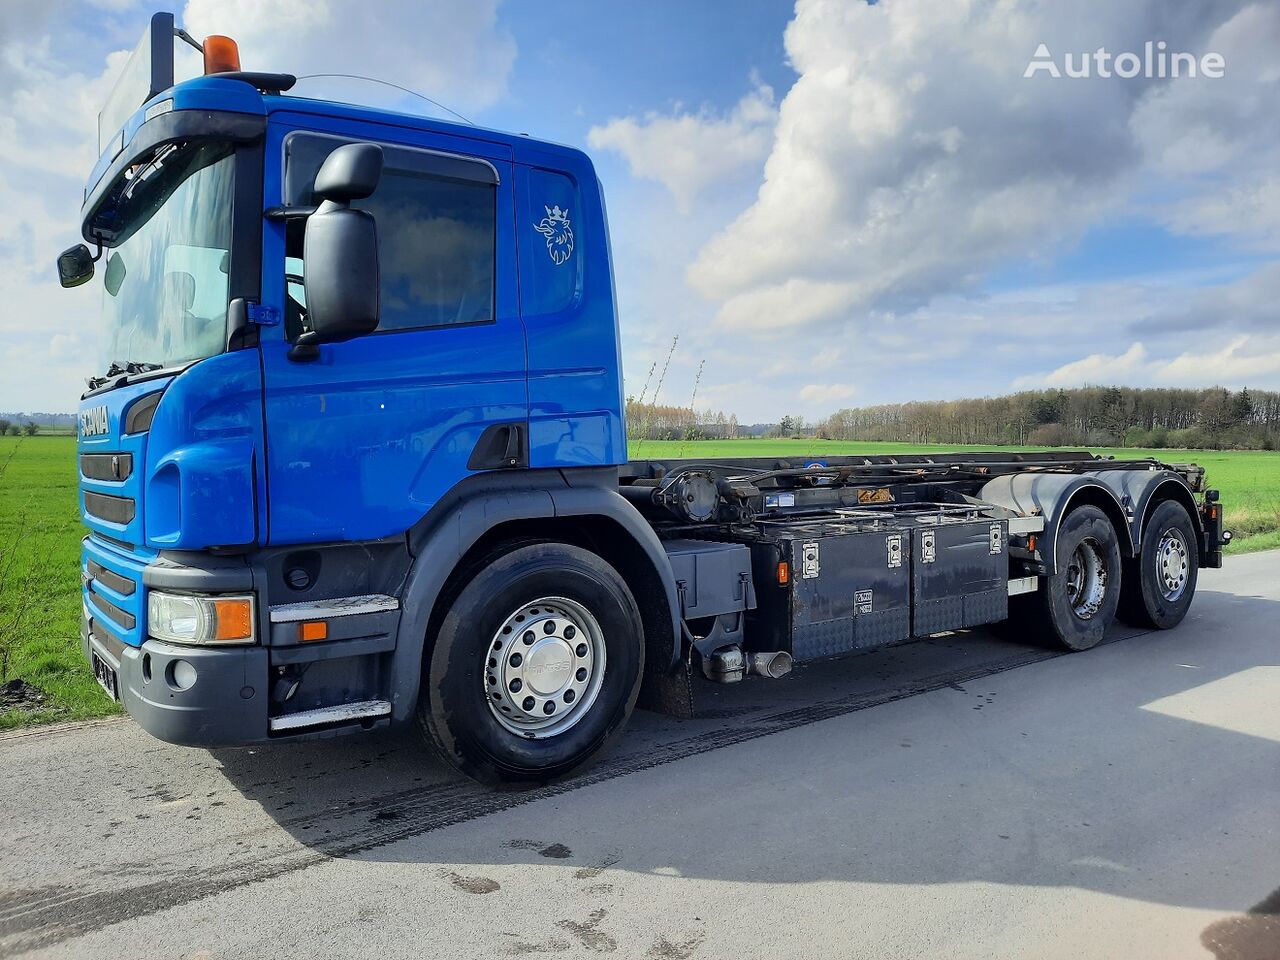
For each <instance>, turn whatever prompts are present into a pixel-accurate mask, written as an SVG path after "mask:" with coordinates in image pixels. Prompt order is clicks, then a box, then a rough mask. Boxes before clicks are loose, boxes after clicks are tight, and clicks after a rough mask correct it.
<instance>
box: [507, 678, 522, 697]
mask: <svg viewBox="0 0 1280 960" xmlns="http://www.w3.org/2000/svg"><path fill="white" fill-rule="evenodd" d="M523 686H524V684H523V683H521V682H520V678H519V677H516V678H515V679H514V680H512V681H511V682H510V683H509V684H507V689H508V690H510V691H511V692H512V693H519V692H520V688H521V687H523Z"/></svg>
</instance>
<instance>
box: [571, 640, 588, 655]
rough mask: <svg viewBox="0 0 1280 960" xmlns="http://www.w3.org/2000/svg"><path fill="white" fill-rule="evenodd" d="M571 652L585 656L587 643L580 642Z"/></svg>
mask: <svg viewBox="0 0 1280 960" xmlns="http://www.w3.org/2000/svg"><path fill="white" fill-rule="evenodd" d="M573 652H574V653H576V654H577V655H578V656H580V657H585V656H586V655H587V645H586V644H585V643H580V644H578V646H577V648H576V649H575V650H574V651H573Z"/></svg>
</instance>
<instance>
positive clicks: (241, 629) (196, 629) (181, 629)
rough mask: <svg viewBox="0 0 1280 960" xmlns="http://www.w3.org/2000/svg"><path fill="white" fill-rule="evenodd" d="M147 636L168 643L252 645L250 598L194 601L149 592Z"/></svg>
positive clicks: (192, 598)
mask: <svg viewBox="0 0 1280 960" xmlns="http://www.w3.org/2000/svg"><path fill="white" fill-rule="evenodd" d="M147 633H148V634H150V635H151V636H153V637H155V638H156V639H157V640H168V641H169V642H171V643H211V644H216V643H253V642H255V637H254V629H253V597H252V596H245V597H208V596H204V597H196V596H191V595H190V594H183V593H165V592H163V591H161V590H152V591H151V593H150V594H148V595H147Z"/></svg>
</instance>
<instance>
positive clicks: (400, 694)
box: [391, 470, 681, 723]
mask: <svg viewBox="0 0 1280 960" xmlns="http://www.w3.org/2000/svg"><path fill="white" fill-rule="evenodd" d="M594 472H595V471H593V473H594ZM607 473H608V481H609V482H608V484H607V485H606V484H604V483H598V482H591V480H593V479H594V478H591V479H589V480H587V481H585V482H580V481H578V478H575V477H574V476H573V474H574V472H573V471H561V470H533V471H520V472H513V473H505V472H494V473H485V474H478V475H475V476H472V477H469V478H467V479H466V480H464V481H462V482H461V483H459V484H458V485H457V486H455V487H454V488H453V489H452V490H451V491H450V492H449V493H448V494H446V495H445V496H444V497H443V498H442V499H441V500H440V502H439V503H437V504H436V505H435V506H434V507H433V508H432V509H431V511H430V512H429V513H428V514H427V516H426V517H424V518H423V520H422V522H421V523H419V524H417V525H415V527H414V528H413V529H412V530H411V531H410V532H409V546H410V550H411V552H412V553H413V555H414V561H413V564H412V566H411V567H410V569H409V573H408V576H407V577H406V579H405V584H404V587H403V589H402V590H401V594H400V595H401V607H402V610H403V613H402V615H401V618H400V627H399V631H398V634H397V638H396V649H395V654H394V661H393V665H392V682H391V704H392V713H391V716H392V721H393V722H395V723H400V722H403V721H406V720H408V719H411V718H412V716H413V712H414V709H415V707H416V706H417V700H418V688H419V682H420V678H421V671H422V658H423V648H424V646H425V643H426V639H427V626H428V624H429V623H430V620H431V616H432V613H433V612H434V608H435V604H436V600H437V599H438V597H439V595H440V591H441V590H442V589H443V587H444V585H445V582H446V581H447V580H448V578H449V575H450V574H451V573H452V572H453V570H454V568H455V567H456V566H457V564H458V562H459V561H460V560H461V559H462V557H463V556H464V555H465V554H466V552H467V551H468V550H469V549H470V548H471V547H472V546H473V545H474V544H475V543H476V542H477V541H478V540H479V539H480V538H481V537H482V536H484V535H485V534H486V533H487V532H489V531H490V530H492V529H493V528H494V527H496V526H498V525H499V524H502V523H507V522H510V521H517V520H530V519H553V518H556V517H590V516H598V517H604V518H607V519H609V520H612V521H614V522H615V523H617V524H618V525H619V526H621V527H622V528H623V529H624V530H625V531H626V532H627V534H628V535H630V536H631V538H632V539H633V540H634V541H635V543H636V544H637V545H638V546H639V547H640V549H641V550H642V551H643V552H644V554H645V556H646V557H647V558H648V560H649V561H650V563H652V564H653V567H654V569H655V570H656V571H657V574H658V577H659V579H660V580H661V581H662V586H663V592H664V599H665V604H666V609H667V611H669V614H670V618H671V636H672V638H673V639H672V644H671V646H672V652H671V657H672V659H671V664H670V666H675V665H676V664H677V663H679V657H680V649H681V645H680V642H679V638H680V620H679V610H680V607H679V604H678V602H677V599H676V589H675V580H674V578H673V576H672V573H671V563H670V561H669V560H668V559H667V555H666V552H665V551H664V550H663V549H662V544H661V542H660V541H659V540H658V536H657V534H655V533H654V532H653V528H652V527H650V526H649V524H648V523H646V522H645V520H644V518H642V517H641V516H640V514H639V512H638V511H637V510H636V509H635V507H633V506H632V505H631V504H630V503H629V502H628V501H627V500H625V499H623V497H622V496H621V495H620V494H619V493H618V492H617V490H616V489H615V488H614V484H616V482H617V481H616V473H615V472H614V471H607ZM650 652H652V647H650Z"/></svg>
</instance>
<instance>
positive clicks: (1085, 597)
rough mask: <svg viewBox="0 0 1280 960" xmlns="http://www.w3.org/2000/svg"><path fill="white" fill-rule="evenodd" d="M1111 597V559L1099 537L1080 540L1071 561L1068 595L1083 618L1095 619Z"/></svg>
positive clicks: (1075, 611) (1075, 612) (1073, 606)
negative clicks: (1101, 544)
mask: <svg viewBox="0 0 1280 960" xmlns="http://www.w3.org/2000/svg"><path fill="white" fill-rule="evenodd" d="M1106 597H1107V561H1106V560H1105V559H1104V558H1103V554H1102V548H1101V547H1100V546H1099V545H1098V541H1097V540H1094V539H1093V538H1092V537H1089V538H1087V539H1085V540H1082V541H1080V544H1079V545H1078V546H1077V547H1076V549H1075V551H1074V552H1073V553H1072V554H1071V560H1070V562H1068V564H1067V599H1068V600H1069V601H1070V602H1071V611H1072V613H1074V614H1075V615H1076V616H1077V617H1079V618H1080V619H1081V620H1092V619H1093V617H1094V615H1095V614H1096V613H1097V612H1098V611H1099V610H1101V609H1102V602H1103V601H1104V600H1105V599H1106Z"/></svg>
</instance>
